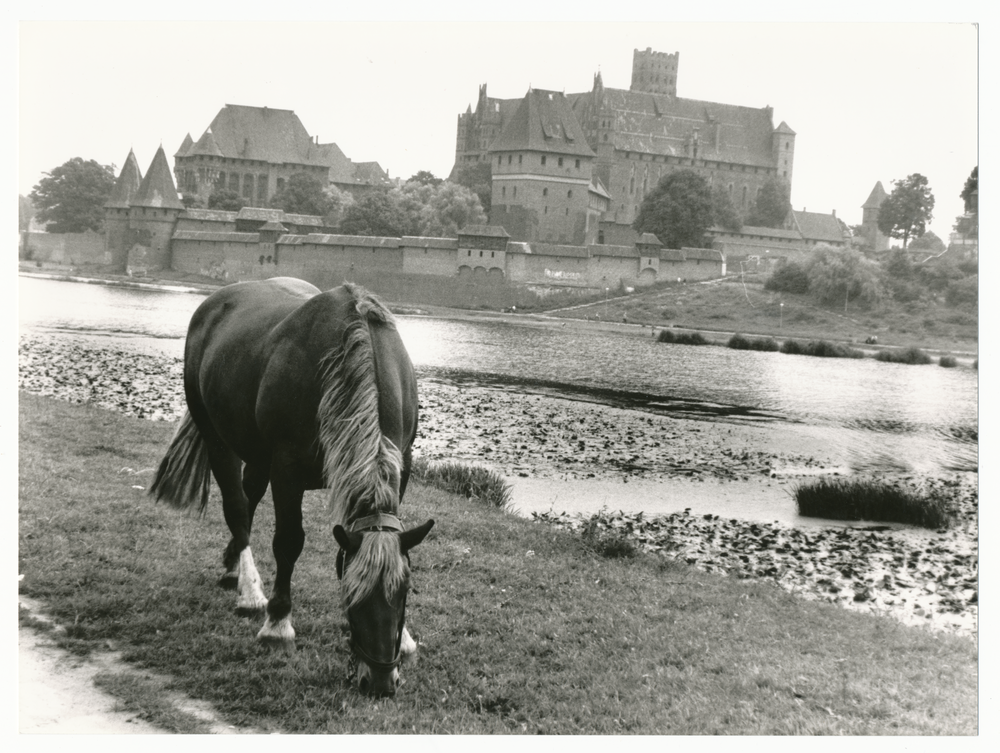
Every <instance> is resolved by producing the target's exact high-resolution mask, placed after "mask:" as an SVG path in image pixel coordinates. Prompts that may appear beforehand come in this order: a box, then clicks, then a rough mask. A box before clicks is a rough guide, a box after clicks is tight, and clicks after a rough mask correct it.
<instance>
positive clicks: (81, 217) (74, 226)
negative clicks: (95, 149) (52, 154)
mask: <svg viewBox="0 0 1000 753" xmlns="http://www.w3.org/2000/svg"><path fill="white" fill-rule="evenodd" d="M114 185H115V173H114V168H113V167H111V166H109V165H99V164H98V163H97V162H95V161H94V160H84V159H82V158H81V157H74V158H73V159H71V160H69V161H68V162H64V163H63V164H61V165H60V166H59V167H57V168H55V169H53V170H52V172H49V173H45V177H44V178H42V179H41V180H40V181H39V182H38V185H36V186H35V187H34V188H33V189H32V191H31V193H30V194H28V198H29V199H31V202H32V203H33V204H34V206H35V208H36V210H37V217H38V220H39V221H40V222H45V223H47V225H46V227H45V229H46V230H47V231H48V232H50V233H81V232H83V231H85V230H94V231H100V230H101V229H102V228H103V227H104V203H105V202H106V201H107V200H108V198H109V197H110V196H111V191H112V189H113V188H114Z"/></svg>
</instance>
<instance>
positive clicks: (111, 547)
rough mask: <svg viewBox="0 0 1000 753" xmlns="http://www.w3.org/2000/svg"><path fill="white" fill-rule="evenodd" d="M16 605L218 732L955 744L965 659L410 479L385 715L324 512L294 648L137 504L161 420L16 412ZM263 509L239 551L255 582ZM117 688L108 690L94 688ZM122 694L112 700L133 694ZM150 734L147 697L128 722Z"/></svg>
mask: <svg viewBox="0 0 1000 753" xmlns="http://www.w3.org/2000/svg"><path fill="white" fill-rule="evenodd" d="M20 413H21V418H20V448H19V462H20V468H19V473H20V475H19V482H20V495H19V567H20V570H19V572H20V573H21V574H23V575H24V578H23V581H22V582H21V585H20V588H21V591H22V593H25V594H26V595H29V596H32V597H34V598H36V599H39V600H41V601H42V602H44V603H45V604H46V605H47V608H48V610H49V612H50V613H51V614H52V615H53V616H54V617H55V618H56V619H57V620H58V621H59V622H60V623H61V624H62V625H64V626H66V627H67V634H66V637H65V638H63V641H64V643H66V644H67V645H68V646H70V647H71V648H73V649H75V650H76V651H78V652H89V651H98V650H102V649H103V648H104V647H106V646H107V645H111V646H113V647H115V648H117V649H118V650H120V651H121V652H122V653H123V655H124V658H125V659H126V660H127V661H129V662H131V663H133V664H135V665H136V666H138V667H143V668H148V669H149V670H153V671H155V672H158V673H165V674H169V675H170V676H172V677H173V678H174V681H173V683H172V685H171V688H172V689H174V690H179V691H182V692H184V693H187V694H188V695H191V696H194V697H196V698H201V699H205V700H208V701H210V702H211V703H213V704H214V705H215V707H216V708H217V709H218V710H219V711H220V712H221V713H222V714H223V715H224V716H225V717H226V718H227V719H228V720H229V721H230V723H232V724H237V725H241V726H244V725H246V726H253V727H256V728H258V729H261V730H264V731H267V730H275V731H279V730H280V731H284V732H321V733H322V732H335V733H371V732H391V733H408V732H410V733H412V732H418V733H431V732H437V733H466V734H478V733H535V732H549V733H600V734H603V733H635V734H815V733H833V734H838V733H840V734H873V733H889V734H973V733H975V732H976V729H977V716H976V714H977V711H976V672H977V656H976V650H975V645H974V643H973V642H972V641H969V640H967V639H961V638H955V637H949V636H945V635H938V634H932V633H930V632H927V631H924V630H920V629H913V628H907V627H905V626H903V625H901V624H899V623H896V622H894V621H892V620H889V619H885V618H876V617H871V616H866V615H859V614H855V613H851V612H847V611H844V610H840V609H838V608H835V607H832V606H829V605H823V604H818V603H813V602H806V601H803V600H800V599H797V598H795V597H793V596H790V595H788V594H786V593H784V592H782V591H780V590H779V589H777V588H776V587H773V586H769V585H765V584H761V583H757V582H754V581H747V580H739V579H736V578H731V577H724V576H717V575H711V574H707V573H703V572H699V571H696V570H694V569H689V568H687V567H686V566H684V565H680V564H674V563H670V562H667V561H664V560H661V559H659V558H657V557H655V556H653V555H645V554H638V553H634V552H631V553H629V554H631V556H622V553H621V552H620V551H619V550H618V549H616V548H615V547H614V546H610V545H608V542H603V541H595V540H594V538H593V536H591V537H590V539H589V540H588V539H584V538H581V537H579V536H574V535H572V534H570V533H568V532H564V531H559V530H556V529H554V528H552V527H551V526H548V525H543V524H539V523H533V522H531V521H527V520H523V519H520V518H517V517H514V516H512V515H509V514H505V513H504V512H503V511H502V510H500V509H498V508H494V507H490V506H487V505H483V504H478V503H476V502H474V501H472V500H467V499H465V498H463V497H459V496H455V495H451V494H448V493H445V492H442V491H439V490H437V489H434V488H431V487H426V486H423V485H421V484H419V483H415V484H413V485H412V487H411V491H410V492H409V493H408V495H407V499H406V501H405V503H404V506H403V509H402V513H403V517H404V522H405V523H412V522H415V521H419V520H423V519H425V518H427V517H433V518H435V519H436V520H437V525H436V526H435V528H434V531H433V532H432V534H431V536H430V537H429V538H428V540H427V541H426V542H425V543H424V544H422V545H421V547H419V548H418V549H417V550H415V551H414V553H413V557H412V560H413V563H412V564H413V584H414V587H415V589H416V590H415V592H414V593H412V594H411V597H410V602H409V622H410V625H411V629H412V631H413V633H414V635H415V637H416V638H417V640H418V641H419V642H420V643H421V653H420V656H419V659H418V661H417V663H416V664H415V665H414V666H409V667H406V668H405V669H404V677H405V679H406V684H405V685H404V686H403V687H402V689H401V693H400V694H399V695H398V696H397V698H396V699H395V700H393V701H382V702H373V701H370V700H367V699H365V698H362V697H360V696H359V695H358V694H357V693H356V692H355V691H354V690H353V689H351V688H350V687H349V686H348V685H347V684H346V683H345V680H344V675H345V668H346V665H347V647H346V640H345V631H346V623H345V621H344V620H343V619H342V618H341V616H340V613H339V610H338V606H337V605H338V600H339V596H338V593H337V585H336V579H335V576H334V575H333V559H334V554H335V544H334V542H333V539H332V537H331V536H330V535H329V526H328V525H326V523H325V522H324V521H323V518H322V507H323V496H322V495H321V494H319V493H316V494H310V495H308V497H307V500H306V520H307V524H306V527H307V540H306V547H305V551H304V552H303V556H302V558H301V559H300V561H299V565H298V566H297V568H296V571H295V576H294V580H293V597H294V599H295V607H294V611H293V620H294V622H295V627H296V630H297V632H298V651H297V652H296V654H295V655H294V656H292V657H285V656H277V655H273V654H270V653H268V652H266V651H265V650H263V649H261V648H260V647H258V646H257V645H256V644H255V642H254V635H255V633H256V631H257V629H258V628H259V622H260V620H258V619H246V618H241V617H237V616H236V615H235V614H234V609H233V607H234V604H235V597H234V595H233V594H232V592H227V591H221V590H219V589H218V588H217V587H216V585H215V582H216V579H217V578H218V576H219V575H220V567H221V553H222V548H223V546H224V545H225V543H226V541H227V539H228V532H227V531H226V529H225V525H224V523H223V522H222V515H221V509H220V505H219V502H218V499H217V492H214V491H213V501H212V503H211V504H210V506H209V512H208V514H207V515H206V516H205V518H204V519H199V518H194V517H185V516H181V515H179V514H178V513H176V512H175V511H173V510H171V509H168V508H166V507H162V506H157V505H154V504H153V503H152V502H151V501H149V499H148V498H147V497H146V495H145V492H144V490H143V489H139V488H136V487H143V486H145V485H146V484H147V483H148V481H149V478H150V473H149V469H151V468H152V467H153V466H154V465H155V463H156V462H157V461H158V459H159V457H160V454H161V452H162V451H163V448H164V447H165V446H166V443H167V442H168V440H169V437H170V435H171V432H172V429H173V427H172V426H171V425H169V424H162V423H153V422H147V421H141V420H138V419H133V418H129V417H126V416H122V415H119V414H115V413H110V412H106V411H103V410H100V409H96V408H91V407H87V406H74V405H71V404H68V403H64V402H60V401H55V400H50V399H46V398H40V397H35V396H32V395H27V394H24V393H22V394H21V396H20ZM272 530H273V516H272V514H271V512H270V505H269V504H266V503H265V504H262V505H261V507H260V509H259V511H258V519H257V522H256V533H255V537H254V549H255V556H256V558H257V561H258V566H259V567H260V570H261V574H262V575H263V577H264V580H265V584H269V583H270V581H271V580H272V578H273V572H274V570H273V563H272V561H271V556H270V551H269V550H270V547H269V539H270V535H271V532H272ZM107 686H109V687H120V688H123V689H124V690H123V691H122V692H126V691H127V692H132V691H128V688H129V687H130V685H129V683H118V684H114V683H108V684H107ZM133 690H134V688H133ZM145 713H147V714H148V715H150V716H151V717H152V718H153V719H154V721H155V720H156V719H157V714H158V713H160V712H158V711H157V710H156V704H155V703H154V702H152V701H151V702H150V703H149V708H148V709H147V710H146V712H145Z"/></svg>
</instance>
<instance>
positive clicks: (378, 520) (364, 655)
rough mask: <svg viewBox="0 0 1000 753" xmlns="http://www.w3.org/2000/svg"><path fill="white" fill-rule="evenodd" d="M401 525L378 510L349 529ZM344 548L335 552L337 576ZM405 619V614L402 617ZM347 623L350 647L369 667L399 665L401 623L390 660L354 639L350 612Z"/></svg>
mask: <svg viewBox="0 0 1000 753" xmlns="http://www.w3.org/2000/svg"><path fill="white" fill-rule="evenodd" d="M402 530H403V526H402V524H401V523H400V522H399V518H397V517H396V516H395V515H390V514H388V513H384V512H379V513H375V514H374V515H368V516H366V517H364V518H358V519H357V520H355V521H354V522H353V523H352V524H351V531H352V532H353V533H359V532H362V531H400V532H401V531H402ZM344 558H345V553H344V550H343V549H341V550H340V551H339V552H337V577H342V576H343V568H344ZM402 614H403V615H405V614H406V594H405V593H404V594H403V610H402ZM403 619H404V620H405V616H404V618H403ZM347 624H348V625H350V628H351V649H352V650H353V651H354V653H355V654H357V655H358V656H359V657H360V658H361V660H362V661H364V663H365V664H367V665H368V666H369V667H370V668H372V669H375V670H379V671H381V672H391V671H392V670H394V669H395V668H396V667H398V666H399V662H400V661H401V659H402V653H401V651H400V648H401V644H402V640H403V629H402V625H401V626H400V627H399V630H398V631H397V635H396V650H395V651H394V652H393V659H392V661H387V662H385V661H379V660H378V659H373V658H372V657H371V656H369V655H368V652H367V651H365V650H364V649H363V648H361V644H360V643H358V641H357V640H356V637H355V636H357V634H358V631H357V630H356V629H355V627H354V621H353V620H352V619H351V613H350V612H348V613H347Z"/></svg>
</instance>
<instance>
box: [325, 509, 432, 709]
mask: <svg viewBox="0 0 1000 753" xmlns="http://www.w3.org/2000/svg"><path fill="white" fill-rule="evenodd" d="M373 518H377V519H378V520H377V522H376V523H375V524H372V523H371V522H366V521H368V519H364V520H361V521H357V522H356V523H355V525H353V526H352V530H350V531H348V530H346V529H345V528H344V527H343V526H340V525H337V526H334V528H333V536H334V538H335V539H336V540H337V543H338V544H340V547H341V552H342V553H341V557H342V559H341V557H338V562H337V571H338V575H340V577H341V592H342V594H343V602H344V609H345V611H346V612H347V621H348V624H349V625H350V627H351V650H352V651H353V652H354V656H355V658H356V659H357V662H358V674H357V679H358V688H359V690H361V692H362V693H365V694H371V695H376V696H391V695H394V694H395V692H396V686H397V685H399V662H400V659H401V651H400V648H401V645H400V644H401V641H402V638H403V626H404V625H405V623H406V594H407V592H408V591H409V589H410V567H409V551H410V550H411V549H413V547H415V546H416V545H417V544H419V543H420V542H421V541H423V540H424V537H425V536H426V535H427V533H428V532H429V531H430V530H431V527H432V526H433V525H434V521H433V520H428V521H427V522H426V523H424V524H423V525H420V526H417V527H416V528H411V529H410V530H408V531H402V530H401V528H402V527H401V526H400V525H399V522H398V521H397V520H396V519H395V517H394V516H386V515H378V516H373Z"/></svg>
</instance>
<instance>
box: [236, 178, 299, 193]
mask: <svg viewBox="0 0 1000 753" xmlns="http://www.w3.org/2000/svg"><path fill="white" fill-rule="evenodd" d="M230 181H232V179H230ZM284 188H285V179H284V178H278V193H281V192H282V191H283V190H284Z"/></svg>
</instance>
